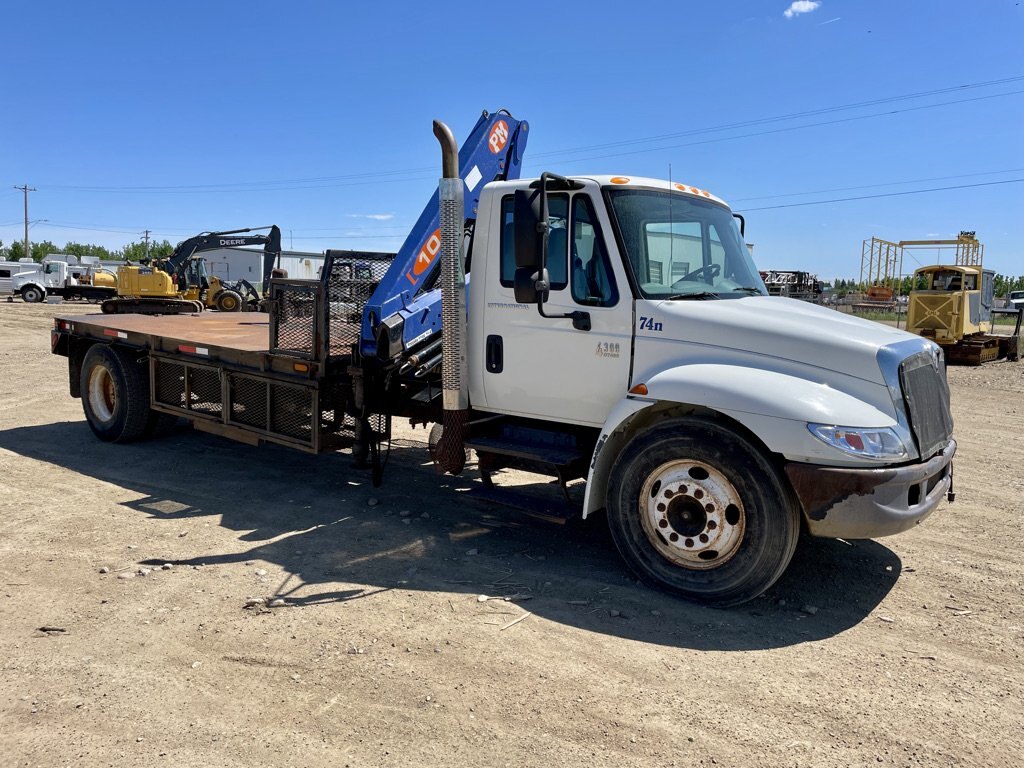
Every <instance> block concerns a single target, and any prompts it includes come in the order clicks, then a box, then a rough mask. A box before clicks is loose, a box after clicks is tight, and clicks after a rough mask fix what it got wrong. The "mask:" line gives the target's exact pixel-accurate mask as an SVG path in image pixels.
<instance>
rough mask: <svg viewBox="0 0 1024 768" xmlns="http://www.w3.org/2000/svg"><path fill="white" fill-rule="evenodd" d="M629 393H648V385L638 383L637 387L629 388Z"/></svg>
mask: <svg viewBox="0 0 1024 768" xmlns="http://www.w3.org/2000/svg"><path fill="white" fill-rule="evenodd" d="M629 394H631V395H646V394H647V385H646V384H637V385H636V386H635V387H633V388H632V389H630V390H629Z"/></svg>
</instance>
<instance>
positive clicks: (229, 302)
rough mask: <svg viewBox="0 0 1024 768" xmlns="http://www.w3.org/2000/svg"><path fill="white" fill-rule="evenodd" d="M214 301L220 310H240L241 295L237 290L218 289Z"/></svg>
mask: <svg viewBox="0 0 1024 768" xmlns="http://www.w3.org/2000/svg"><path fill="white" fill-rule="evenodd" d="M214 303H215V304H216V305H217V309H218V310H220V311H221V312H241V311H242V295H241V294H240V293H239V292H238V291H229V290H224V291H220V292H219V293H218V294H217V298H216V299H215V300H214Z"/></svg>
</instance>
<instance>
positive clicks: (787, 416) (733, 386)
mask: <svg viewBox="0 0 1024 768" xmlns="http://www.w3.org/2000/svg"><path fill="white" fill-rule="evenodd" d="M645 383H646V385H647V394H646V395H644V396H636V395H631V396H629V397H627V398H625V399H623V400H622V401H620V402H619V403H618V404H617V405H616V406H615V408H613V409H612V411H611V413H610V414H609V416H608V418H607V420H606V421H605V424H604V426H603V427H602V428H601V434H600V437H599V438H598V441H597V445H596V446H595V448H594V453H593V456H592V457H591V461H590V468H589V472H588V477H587V489H586V493H585V496H584V501H583V516H584V517H586V516H587V515H589V514H590V513H591V512H593V511H595V510H598V509H600V508H601V507H603V506H604V496H605V492H606V489H607V479H608V473H609V472H610V470H611V467H612V464H613V463H614V461H615V458H616V457H617V456H618V454H619V452H620V451H621V449H622V447H623V446H624V445H625V444H626V442H628V441H629V439H630V438H631V437H632V436H633V435H634V434H635V433H636V432H637V431H638V430H640V429H644V428H646V426H648V424H650V423H655V422H656V421H657V420H658V419H659V418H660V414H663V413H665V412H666V411H672V410H673V408H672V406H674V405H680V406H684V407H689V408H699V409H702V410H705V411H714V412H717V413H721V414H723V415H725V416H727V417H729V418H730V419H733V420H734V421H736V422H738V423H739V424H741V425H742V426H744V427H745V428H746V429H748V430H749V431H750V432H751V433H752V434H753V435H754V436H756V437H757V438H758V439H759V440H760V441H761V442H762V443H763V444H764V445H765V447H766V448H767V449H768V450H769V451H771V452H773V453H777V454H779V455H781V456H783V457H784V458H785V459H787V460H789V461H796V462H804V463H809V464H819V465H826V466H851V467H853V466H861V467H863V466H871V467H878V466H879V465H878V464H877V463H868V464H866V463H865V462H864V461H858V460H857V459H856V458H855V457H852V456H849V455H847V454H845V453H843V452H841V451H839V450H837V449H835V448H832V447H831V446H828V445H826V444H825V443H823V442H822V441H820V440H818V439H816V438H815V437H814V436H813V435H811V433H810V431H809V430H808V429H807V424H808V422H817V423H821V424H836V425H842V426H857V427H897V426H898V425H897V423H896V417H895V413H894V412H893V413H890V412H886V411H885V410H883V408H882V405H881V404H882V403H889V404H890V407H891V398H890V396H889V393H888V390H887V389H886V388H885V387H883V386H881V385H879V386H878V393H877V394H878V397H877V400H878V402H877V403H869V402H865V401H864V400H862V399H861V398H858V397H854V396H853V395H850V394H848V393H846V392H842V391H840V390H837V389H835V388H834V387H831V386H829V385H827V384H821V383H818V382H815V381H811V380H808V379H802V378H799V377H797V376H792V375H789V374H785V373H778V372H774V371H765V370H761V369H756V368H745V367H742V366H735V365H722V364H695V365H682V366H678V367H675V368H670V369H668V370H665V371H662V372H660V373H658V374H656V375H655V376H653V377H652V378H650V379H649V380H648V381H647V382H645ZM652 406H655V407H652ZM645 409H647V410H646V411H645ZM908 445H912V442H908Z"/></svg>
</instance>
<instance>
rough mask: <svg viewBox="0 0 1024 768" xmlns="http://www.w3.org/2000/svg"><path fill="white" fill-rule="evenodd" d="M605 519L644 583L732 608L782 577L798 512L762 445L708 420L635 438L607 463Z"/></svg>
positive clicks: (680, 422) (668, 425)
mask: <svg viewBox="0 0 1024 768" xmlns="http://www.w3.org/2000/svg"><path fill="white" fill-rule="evenodd" d="M608 525H609V527H610V529H611V533H612V538H613V540H614V541H615V545H616V547H617V548H618V550H619V552H620V553H621V554H622V556H623V558H624V559H625V560H626V562H627V563H628V564H629V566H630V567H631V568H632V569H633V570H634V571H635V572H636V573H637V575H638V576H640V577H641V578H642V579H643V580H644V581H647V582H648V583H651V584H654V585H655V586H658V587H661V588H663V589H666V590H668V591H670V592H674V593H676V594H679V595H681V596H683V597H686V598H689V599H691V600H696V601H698V602H703V603H708V604H712V605H718V606H729V605H737V604H739V603H743V602H746V601H747V600H751V599H753V598H754V597H757V596H758V595H759V594H761V593H762V592H763V591H764V590H766V589H768V587H770V586H771V585H772V584H774V583H775V581H776V580H777V579H778V578H779V577H780V576H781V575H782V573H783V571H784V570H785V569H786V566H787V565H788V564H789V561H790V559H791V558H792V556H793V551H794V550H795V548H796V542H797V538H798V536H799V533H800V517H799V512H798V510H797V507H796V504H795V503H794V502H793V500H792V498H791V494H790V493H789V491H788V486H786V485H785V483H784V482H783V480H782V479H781V478H780V477H779V475H778V473H777V472H776V471H775V469H774V467H773V466H772V465H771V464H770V463H769V462H768V461H767V460H766V459H765V457H764V456H763V455H762V453H761V451H760V450H759V449H758V448H757V447H756V446H754V445H752V444H751V443H750V441H749V440H747V439H746V438H745V437H743V436H742V435H740V434H738V433H737V432H735V431H734V430H732V429H730V428H728V427H726V426H724V425H722V424H719V423H717V422H715V421H712V420H710V419H706V418H699V417H688V418H679V419H671V420H669V421H667V422H665V423H663V424H662V425H661V426H658V427H657V428H655V429H652V430H650V431H649V432H646V433H643V434H640V435H638V436H637V437H636V438H634V439H633V441H632V442H631V443H629V445H627V446H626V448H625V450H624V451H623V453H622V455H621V456H620V457H619V459H618V460H617V461H616V463H615V466H614V467H613V468H612V475H611V478H610V483H609V489H608Z"/></svg>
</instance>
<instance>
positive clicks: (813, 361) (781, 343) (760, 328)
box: [637, 296, 922, 384]
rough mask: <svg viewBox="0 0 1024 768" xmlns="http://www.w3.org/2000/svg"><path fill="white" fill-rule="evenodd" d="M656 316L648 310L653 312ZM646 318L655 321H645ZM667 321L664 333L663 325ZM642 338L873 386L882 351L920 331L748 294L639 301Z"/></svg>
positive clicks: (688, 353)
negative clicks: (764, 359)
mask: <svg viewBox="0 0 1024 768" xmlns="http://www.w3.org/2000/svg"><path fill="white" fill-rule="evenodd" d="M648 312H649V313H650V314H649V315H648V314H647V313H648ZM645 316H647V317H648V318H649V319H650V320H651V321H652V322H650V323H644V322H643V320H642V318H644V317H645ZM659 323H660V324H661V330H657V329H658V327H659V326H658V324H659ZM637 336H638V337H648V338H652V339H664V340H673V341H677V342H682V343H683V344H686V345H688V347H689V348H688V350H687V351H686V352H685V353H684V354H685V355H686V357H687V359H688V360H692V358H693V357H694V354H695V353H696V354H697V355H698V356H699V357H702V358H703V357H704V355H701V354H700V353H699V352H697V350H695V349H694V347H693V346H692V345H696V346H699V347H700V348H702V349H703V351H704V352H705V353H706V356H707V357H708V358H712V359H713V358H717V357H719V355H718V354H716V349H717V350H722V351H725V350H728V354H729V356H730V357H731V356H734V355H735V353H736V352H741V353H747V354H750V355H756V356H762V357H767V358H778V359H780V360H785V361H791V362H795V363H802V364H804V365H808V366H812V367H816V368H823V369H826V370H829V371H835V372H837V373H841V374H844V375H847V376H854V377H856V378H859V379H864V380H867V381H870V382H873V383H877V384H882V383H884V379H883V376H882V372H881V370H880V368H879V365H878V362H877V355H878V351H879V350H880V349H881V348H882V347H886V346H889V345H892V344H895V343H899V342H903V341H907V340H912V339H916V340H918V341H922V340H921V338H920V337H919V336H915V335H913V334H910V333H907V332H906V331H901V330H898V329H896V328H892V327H889V326H887V325H882V324H880V323H876V322H873V321H870V320H863V319H861V318H858V317H854V316H852V315H846V314H842V313H840V312H837V311H835V310H833V309H828V308H827V307H820V306H816V305H814V304H809V303H807V302H805V301H798V300H796V299H786V298H781V297H776V296H748V297H744V298H740V299H717V300H708V301H704V300H683V301H680V300H676V301H664V300H663V301H639V302H637Z"/></svg>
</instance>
